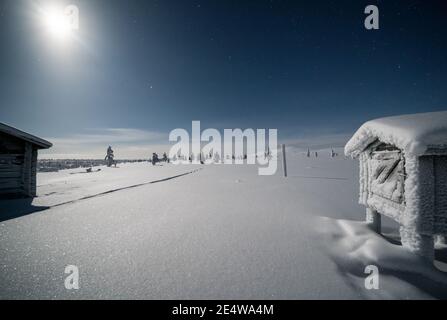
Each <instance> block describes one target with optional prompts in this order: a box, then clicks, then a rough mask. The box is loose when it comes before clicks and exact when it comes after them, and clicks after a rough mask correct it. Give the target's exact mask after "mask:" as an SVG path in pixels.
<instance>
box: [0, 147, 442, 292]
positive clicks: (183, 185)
mask: <svg viewBox="0 0 447 320" xmlns="http://www.w3.org/2000/svg"><path fill="white" fill-rule="evenodd" d="M328 154H329V153H328V152H326V153H324V154H323V153H321V154H320V156H319V157H318V158H317V159H316V158H313V157H312V158H307V157H305V156H304V154H302V153H293V152H289V154H288V173H289V177H288V178H287V179H285V178H284V177H283V176H282V172H281V170H282V169H281V167H279V168H278V173H277V175H275V176H258V175H257V167H256V166H248V165H208V166H192V165H179V166H174V165H163V166H152V165H150V164H147V163H137V164H126V165H120V167H119V168H116V169H115V168H105V167H103V168H101V171H98V172H93V173H84V172H85V171H84V170H83V169H73V170H64V171H60V172H57V173H39V174H38V185H39V186H38V195H39V197H37V198H36V199H34V200H33V201H32V202H31V201H29V200H23V199H22V200H8V201H2V202H0V217H1V218H0V221H1V222H0V298H2V299H5V298H13V299H15V298H26V299H39V298H49V299H52V298H60V299H66V298H69V299H70V298H73V299H89V298H112V299H117V298H140V299H141V298H147V299H297V298H303V299H362V298H372V299H375V298H446V297H447V286H446V283H447V280H446V279H447V276H446V275H445V274H444V273H441V272H440V271H438V270H437V269H436V268H435V267H434V266H432V265H428V264H427V263H426V262H424V261H423V260H421V259H419V258H417V257H415V256H414V255H412V254H410V253H408V252H406V251H405V250H404V249H403V248H402V247H401V246H400V245H399V244H398V243H397V241H398V240H396V237H397V235H398V232H397V230H396V229H393V228H392V227H395V226H394V225H392V224H391V223H390V222H387V221H384V227H383V229H384V232H385V234H386V237H382V236H378V235H376V234H374V233H373V232H372V231H370V230H369V229H368V228H367V227H366V226H365V225H364V223H362V222H354V221H346V219H349V220H363V219H364V212H365V209H364V207H363V206H360V205H359V204H358V203H357V197H358V164H357V161H353V160H351V159H347V158H345V157H336V158H332V159H331V158H329V156H328ZM198 169H199V170H198ZM167 178H171V179H169V180H167ZM151 182H154V183H151ZM439 252H440V253H441V254H444V255H445V253H444V252H445V250H444V251H442V250H441V251H439ZM441 258H442V257H441ZM441 260H443V261H445V259H441ZM436 263H437V266H438V268H444V267H445V265H444V264H443V262H441V261H437V262H436ZM72 264H73V265H76V266H78V267H79V271H80V289H79V290H72V291H69V290H66V289H65V288H64V279H65V277H66V276H67V275H66V274H65V273H64V269H65V267H66V266H67V265H72ZM368 264H376V265H377V266H378V267H379V270H381V271H382V272H383V274H382V275H381V278H380V289H379V290H366V289H365V287H364V278H365V277H366V276H367V275H366V274H364V268H365V266H366V265H368Z"/></svg>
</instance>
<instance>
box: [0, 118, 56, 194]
mask: <svg viewBox="0 0 447 320" xmlns="http://www.w3.org/2000/svg"><path fill="white" fill-rule="evenodd" d="M51 146H52V144H51V143H50V142H48V141H46V140H43V139H41V138H38V137H36V136H33V135H31V134H29V133H26V132H23V131H20V130H18V129H16V128H13V127H10V126H8V125H6V124H3V123H0V197H23V196H25V197H34V196H35V195H36V171H37V150H38V149H47V148H49V147H51Z"/></svg>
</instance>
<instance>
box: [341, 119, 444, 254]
mask: <svg viewBox="0 0 447 320" xmlns="http://www.w3.org/2000/svg"><path fill="white" fill-rule="evenodd" d="M345 154H346V155H349V156H352V157H354V158H359V159H360V198H359V202H360V203H361V204H363V205H365V206H366V207H367V211H366V213H367V214H366V221H367V222H368V223H369V224H370V225H371V226H372V227H373V228H374V229H375V230H376V231H377V232H380V221H381V220H380V215H381V214H382V215H385V216H387V217H389V218H391V219H393V220H395V221H397V222H398V223H399V224H400V235H401V240H402V245H403V246H404V247H405V248H407V249H409V250H410V251H412V252H414V253H416V254H419V255H421V256H424V257H427V258H429V259H433V255H434V250H433V245H434V241H433V239H434V236H437V237H438V238H439V239H440V240H441V239H442V240H444V241H445V238H446V236H447V111H441V112H431V113H420V114H413V115H403V116H396V117H388V118H382V119H376V120H371V121H368V122H366V123H365V124H363V125H362V126H361V127H360V129H359V130H358V131H357V132H356V133H355V134H354V136H353V137H352V138H351V140H350V141H349V142H348V143H347V144H346V146H345Z"/></svg>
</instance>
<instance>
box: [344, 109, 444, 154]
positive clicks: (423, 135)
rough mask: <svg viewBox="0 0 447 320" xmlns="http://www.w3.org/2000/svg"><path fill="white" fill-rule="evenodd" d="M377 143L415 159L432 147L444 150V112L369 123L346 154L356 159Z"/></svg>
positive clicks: (350, 144) (357, 134)
mask: <svg viewBox="0 0 447 320" xmlns="http://www.w3.org/2000/svg"><path fill="white" fill-rule="evenodd" d="M376 140H380V141H382V142H384V143H388V144H392V145H394V146H396V147H398V148H399V149H401V150H403V151H404V152H405V153H406V154H408V155H414V156H420V155H423V154H425V153H426V152H427V150H428V149H431V148H445V149H447V111H440V112H427V113H418V114H409V115H402V116H395V117H387V118H380V119H375V120H371V121H368V122H366V123H364V124H363V125H362V126H361V127H360V128H359V129H358V130H357V132H356V133H355V134H354V135H353V136H352V138H351V139H350V140H349V141H348V143H347V144H346V146H345V154H346V155H347V156H351V157H357V156H358V155H359V154H360V153H361V152H362V151H364V150H365V149H366V148H367V147H368V145H370V144H371V143H372V142H374V141H376Z"/></svg>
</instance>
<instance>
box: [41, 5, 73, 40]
mask: <svg viewBox="0 0 447 320" xmlns="http://www.w3.org/2000/svg"><path fill="white" fill-rule="evenodd" d="M42 17H43V22H44V25H45V27H46V29H47V30H48V32H49V33H50V34H51V35H52V36H53V37H55V38H57V39H59V40H64V39H66V38H68V37H69V36H70V34H71V26H70V22H69V19H68V18H67V15H66V14H64V11H63V10H60V9H58V8H48V9H46V10H43V11H42Z"/></svg>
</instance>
